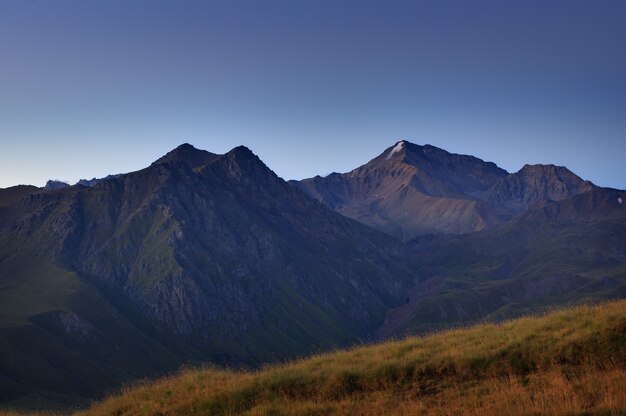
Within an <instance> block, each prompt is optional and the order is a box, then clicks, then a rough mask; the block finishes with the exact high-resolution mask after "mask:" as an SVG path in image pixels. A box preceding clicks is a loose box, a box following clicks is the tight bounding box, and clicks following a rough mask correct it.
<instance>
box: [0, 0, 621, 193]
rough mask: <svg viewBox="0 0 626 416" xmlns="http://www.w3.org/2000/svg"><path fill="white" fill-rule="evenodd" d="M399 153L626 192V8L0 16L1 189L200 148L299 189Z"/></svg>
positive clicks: (470, 4)
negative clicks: (466, 158) (475, 160)
mask: <svg viewBox="0 0 626 416" xmlns="http://www.w3.org/2000/svg"><path fill="white" fill-rule="evenodd" d="M399 139H407V140H409V141H412V142H415V143H418V144H425V143H430V144H433V145H435V146H439V147H442V148H445V149H447V150H449V151H452V152H455V153H466V154H473V155H476V156H478V157H480V158H482V159H485V160H490V161H494V162H496V163H497V164H498V165H500V166H501V167H503V168H505V169H507V170H509V171H516V170H518V169H519V168H521V166H522V165H523V164H524V163H554V164H559V165H566V166H568V167H569V168H570V169H572V170H573V171H574V172H576V173H577V174H579V175H580V176H582V177H583V178H585V179H590V180H592V181H594V182H595V183H597V184H599V185H604V186H612V187H619V188H622V189H623V188H626V1H623V0H616V1H608V0H594V1H592V0H588V1H576V0H563V1H547V0H540V1H536V0H524V1H508V0H493V1H481V0H476V1H465V0H459V1H446V0H432V1H417V0H414V1H367V0H357V1H340V0H331V1H326V0H315V1H297V0H290V1H271V0H264V1H257V0H255V1H237V0H225V1H219V2H216V1H207V0H198V1H195V0H184V1H183V0H171V1H159V0H149V1H148V0H146V1H138V0H98V1H96V0H32V1H31V0H1V1H0V187H6V186H11V185H15V184H19V183H30V184H35V185H43V184H44V183H45V181H46V180H47V179H49V178H59V179H64V180H68V181H71V182H74V181H76V180H78V179H79V178H91V177H94V176H96V177H100V176H104V175H106V174H109V173H118V172H127V171H132V170H137V169H140V168H142V167H145V166H147V165H148V164H149V163H150V162H151V161H153V160H154V159H156V158H157V157H159V156H160V155H162V154H164V153H166V152H167V151H168V150H170V149H172V148H173V147H175V146H177V145H178V144H180V143H182V142H189V143H192V144H193V145H195V146H196V147H199V148H203V149H206V150H210V151H213V152H218V153H222V152H225V151H228V150H229V149H230V148H232V147H234V146H237V145H240V144H244V145H246V146H248V147H250V148H251V149H252V150H253V151H254V152H255V153H257V154H258V155H259V156H260V157H261V159H263V160H264V161H265V162H266V163H267V164H268V166H270V167H271V168H272V169H273V170H274V171H275V172H276V173H277V174H279V175H280V176H282V177H284V178H286V179H292V178H298V179H299V178H303V177H309V176H313V175H315V174H327V173H330V172H332V171H339V172H342V171H348V170H350V169H352V168H354V167H356V166H358V165H360V164H362V163H365V162H366V161H368V160H369V159H370V158H372V157H374V156H376V155H377V154H379V153H380V152H382V151H383V149H384V148H386V147H388V146H390V145H391V144H393V143H394V142H395V141H397V140H399Z"/></svg>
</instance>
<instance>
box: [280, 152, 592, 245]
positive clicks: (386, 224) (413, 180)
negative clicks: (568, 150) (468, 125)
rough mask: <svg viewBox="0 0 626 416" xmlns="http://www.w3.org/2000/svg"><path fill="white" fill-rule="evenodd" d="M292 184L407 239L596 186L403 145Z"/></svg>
mask: <svg viewBox="0 0 626 416" xmlns="http://www.w3.org/2000/svg"><path fill="white" fill-rule="evenodd" d="M292 184H293V185H295V186H296V187H298V188H299V189H301V190H302V191H304V192H305V193H307V194H308V195H310V196H311V197H313V198H314V199H317V200H318V201H321V202H323V203H324V204H326V205H327V206H329V207H330V208H332V209H334V210H335V211H337V212H339V213H341V214H342V215H345V216H347V217H350V218H353V219H355V220H357V221H360V222H362V223H364V224H367V225H369V226H371V227H373V228H377V229H379V230H381V231H384V232H386V233H389V234H392V235H395V236H396V237H398V238H400V239H402V240H404V241H407V240H410V239H412V238H415V237H417V236H420V235H425V234H441V233H445V234H462V233H469V232H473V231H480V230H484V229H488V228H492V227H494V226H496V225H499V224H502V223H503V222H506V221H508V220H510V219H511V218H513V217H514V216H516V215H519V214H521V213H523V212H525V211H527V210H528V209H529V208H532V207H535V206H540V205H543V204H546V203H548V202H552V201H560V200H562V199H565V198H567V197H570V196H573V195H576V194H579V193H583V192H587V191H590V190H592V189H594V187H595V186H594V185H593V184H592V183H591V182H589V181H583V180H582V179H581V178H579V177H578V176H576V175H575V174H574V173H572V172H571V171H569V170H568V169H567V168H565V167H561V166H554V165H525V166H524V167H523V168H522V169H520V170H519V171H518V172H516V173H508V172H507V171H505V170H504V169H501V168H499V167H498V166H496V165H495V164H494V163H489V162H484V161H482V160H480V159H478V158H476V157H473V156H466V155H457V154H452V153H448V152H447V151H445V150H443V149H439V148H437V147H434V146H430V145H425V146H419V145H416V144H413V143H409V142H406V141H399V142H397V143H396V144H395V145H394V146H391V147H389V148H388V149H386V150H385V151H384V152H383V153H382V154H381V155H379V156H378V157H376V158H374V159H372V160H371V161H369V162H368V163H366V164H365V165H362V166H360V167H358V168H356V169H354V170H352V171H351V172H348V173H345V174H339V173H332V174H330V175H328V176H326V177H321V176H316V177H314V178H311V179H305V180H302V181H292Z"/></svg>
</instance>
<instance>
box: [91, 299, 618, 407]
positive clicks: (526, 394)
mask: <svg viewBox="0 0 626 416" xmlns="http://www.w3.org/2000/svg"><path fill="white" fill-rule="evenodd" d="M625 337H626V301H619V302H610V303H606V304H602V305H599V306H594V307H587V306H585V307H578V308H575V309H568V310H563V311H558V312H553V313H550V314H549V315H547V316H544V317H526V318H522V319H517V320H514V321H510V322H505V323H502V324H500V325H492V324H490V325H479V326H476V327H472V328H467V329H456V330H452V331H446V332H442V333H438V334H434V335H429V336H426V337H421V338H420V337H413V338H407V339H404V340H401V341H393V342H387V343H383V344H378V345H372V346H366V347H357V348H353V349H351V350H346V351H337V352H335V353H332V354H322V355H318V356H314V357H311V358H308V359H304V360H299V361H295V362H291V363H287V364H284V365H276V366H271V367H267V368H265V369H263V370H260V371H255V372H244V371H222V370H218V369H212V368H207V369H200V370H186V371H183V372H182V373H181V374H179V375H177V376H174V377H169V378H164V379H161V380H158V381H155V382H153V383H148V382H146V383H143V384H140V385H138V386H135V387H129V388H126V389H124V391H123V392H122V393H121V394H120V395H118V396H113V397H111V398H109V399H107V400H105V401H103V402H101V403H97V404H95V405H94V406H93V407H91V408H90V409H89V410H88V411H86V412H82V413H79V414H85V415H113V414H115V415H120V416H122V415H145V414H153V415H166V414H176V415H192V414H210V415H238V414H247V415H261V414H265V415H269V414H271V415H304V414H306V415H376V414H378V415H381V414H385V415H401V414H405V415H407V414H411V415H420V414H424V415H426V414H458V415H475V414H481V415H502V414H507V415H528V414H581V415H582V414H585V415H596V414H597V415H600V414H602V415H618V414H624V412H626V342H624V339H625Z"/></svg>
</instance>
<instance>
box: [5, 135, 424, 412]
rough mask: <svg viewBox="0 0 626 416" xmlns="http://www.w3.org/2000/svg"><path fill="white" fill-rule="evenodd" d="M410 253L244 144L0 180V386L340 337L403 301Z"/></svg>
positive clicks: (131, 370) (105, 376)
mask: <svg viewBox="0 0 626 416" xmlns="http://www.w3.org/2000/svg"><path fill="white" fill-rule="evenodd" d="M410 261H411V260H410V256H409V255H408V254H407V249H406V247H405V246H403V245H401V244H400V243H399V242H397V241H396V240H394V239H393V238H391V237H388V236H387V235H385V234H383V233H380V232H378V231H375V230H373V229H370V228H368V227H366V226H364V225H362V224H360V223H358V222H355V221H353V220H351V219H348V218H346V217H343V216H341V215H339V214H337V213H335V212H333V211H331V210H329V209H328V208H326V207H325V206H323V205H322V204H319V203H318V202H316V201H314V200H312V199H310V198H308V197H307V196H305V195H304V194H302V193H301V192H299V191H298V190H296V189H294V188H293V187H291V186H290V185H288V184H287V183H286V182H285V181H283V180H282V179H280V178H279V177H277V176H276V175H275V174H274V173H273V172H272V171H271V170H270V169H268V168H267V167H266V166H265V165H264V164H263V163H262V162H261V161H260V160H259V159H258V157H257V156H255V155H254V154H253V153H252V152H251V151H250V150H248V149H247V148H245V147H237V148H235V149H233V150H232V151H230V152H228V153H227V154H224V155H216V154H212V153H209V152H205V151H201V150H198V149H195V148H193V147H192V146H190V145H182V146H180V147H178V148H176V149H174V150H173V151H172V152H170V153H168V154H167V155H165V156H164V157H163V158H161V159H159V160H157V161H156V162H154V163H153V164H152V165H151V166H149V167H148V168H146V169H143V170H140V171H137V172H133V173H129V174H124V175H120V176H118V177H115V178H111V179H109V180H106V181H101V182H99V183H97V184H95V185H94V186H92V187H82V186H72V187H67V188H64V189H60V190H56V191H45V190H41V189H39V188H34V187H15V188H8V189H3V190H0V310H1V312H2V314H1V315H0V316H1V319H0V345H1V346H2V347H1V351H2V354H0V373H1V374H2V377H0V392H1V393H0V400H5V401H6V400H13V401H14V403H22V404H24V403H29V402H33V403H34V402H36V401H37V400H39V403H45V400H49V401H54V402H66V403H73V401H74V400H76V398H77V397H93V396H94V395H97V394H100V393H101V392H103V391H104V390H105V389H106V388H110V387H113V386H116V385H118V384H119V383H120V382H121V381H122V380H128V379H132V378H137V377H142V376H146V375H150V374H158V373H160V372H163V371H171V370H172V369H175V368H176V367H177V366H179V365H181V364H182V363H184V362H187V361H201V360H204V361H206V360H210V361H213V362H222V363H229V364H234V365H238V364H257V363H260V362H265V361H270V360H276V359H279V358H284V357H293V356H296V355H299V354H303V353H305V352H307V351H313V350H315V349H319V348H329V347H333V346H338V345H347V344H349V343H352V342H355V341H356V340H358V339H359V338H361V337H363V336H365V335H366V334H368V333H370V332H371V331H372V330H374V329H375V328H376V327H378V326H380V325H381V323H382V322H383V319H384V316H385V314H386V312H387V311H388V310H389V309H390V308H393V307H396V306H398V305H399V304H400V303H401V302H402V299H403V296H404V292H405V291H406V289H407V288H408V287H411V286H413V285H414V283H415V281H414V276H413V274H412V272H411V268H410V266H409V263H410Z"/></svg>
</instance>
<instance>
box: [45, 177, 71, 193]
mask: <svg viewBox="0 0 626 416" xmlns="http://www.w3.org/2000/svg"><path fill="white" fill-rule="evenodd" d="M68 186H70V184H69V183H67V182H63V181H59V180H56V179H51V180H49V181H48V182H46V185H45V186H44V187H43V188H44V189H46V190H48V191H54V190H57V189H63V188H67V187H68Z"/></svg>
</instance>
